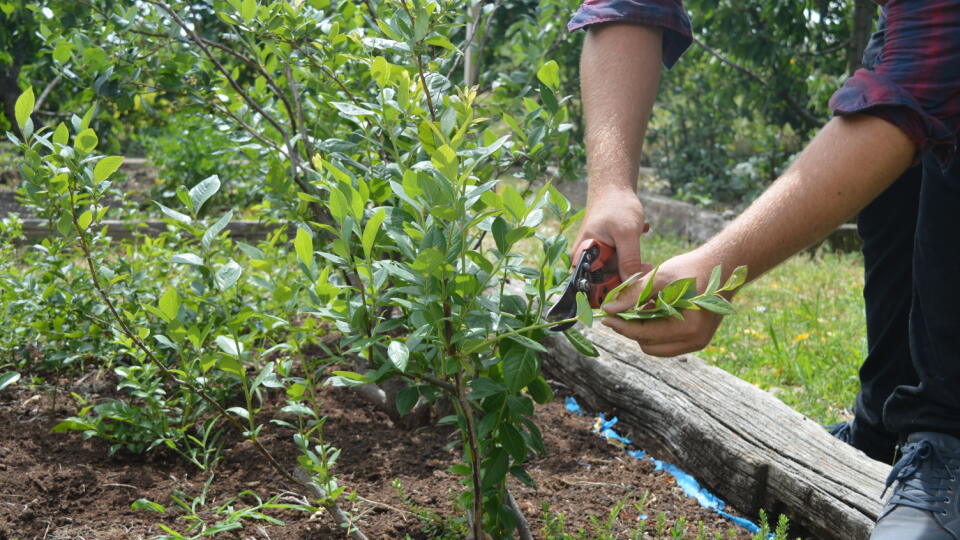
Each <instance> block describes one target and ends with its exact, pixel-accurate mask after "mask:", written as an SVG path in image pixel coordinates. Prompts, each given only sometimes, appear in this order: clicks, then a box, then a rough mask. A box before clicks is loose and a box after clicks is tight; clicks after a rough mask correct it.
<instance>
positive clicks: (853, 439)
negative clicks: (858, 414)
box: [823, 420, 897, 464]
mask: <svg viewBox="0 0 960 540" xmlns="http://www.w3.org/2000/svg"><path fill="white" fill-rule="evenodd" d="M823 427H824V429H826V430H827V432H828V433H830V435H832V436H833V437H834V438H835V439H839V440H841V441H843V442H845V443H847V444H849V445H850V446H852V447H854V448H856V449H857V450H860V451H861V452H863V453H864V454H866V455H867V456H868V457H870V458H872V459H875V460H877V461H881V462H883V463H886V464H890V463H893V458H894V455H895V452H896V450H897V439H896V437H894V436H893V435H892V434H890V433H886V432H883V433H878V432H876V430H864V429H857V428H858V427H859V426H858V425H857V424H856V420H851V421H849V422H840V423H838V424H830V425H828V426H823Z"/></svg>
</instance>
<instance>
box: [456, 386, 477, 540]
mask: <svg viewBox="0 0 960 540" xmlns="http://www.w3.org/2000/svg"><path fill="white" fill-rule="evenodd" d="M457 401H458V402H459V404H460V410H461V412H463V417H464V420H466V424H467V429H466V431H467V444H468V445H469V446H470V469H471V474H472V479H473V537H474V540H482V539H483V537H484V536H483V485H482V484H481V483H480V445H479V444H478V443H477V427H476V421H475V419H474V417H473V408H472V407H471V405H470V400H469V399H468V398H467V387H466V385H465V384H464V383H463V374H462V373H457Z"/></svg>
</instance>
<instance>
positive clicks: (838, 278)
mask: <svg viewBox="0 0 960 540" xmlns="http://www.w3.org/2000/svg"><path fill="white" fill-rule="evenodd" d="M691 247H692V246H691V245H690V244H689V243H688V242H685V241H683V240H680V239H678V238H676V237H667V236H653V235H651V236H649V237H647V238H646V239H645V240H644V243H643V253H644V258H645V259H646V260H647V261H648V262H651V263H656V262H661V261H663V260H665V259H667V258H669V257H670V256H672V255H675V254H678V253H682V252H683V251H685V250H687V249H690V248H691ZM862 288H863V258H862V257H861V256H860V255H859V254H847V253H829V252H822V251H821V252H818V253H815V254H811V253H803V254H800V255H797V256H794V257H792V258H791V259H789V260H788V261H787V262H786V263H784V264H782V265H781V266H779V267H778V268H776V269H774V270H773V271H771V272H769V273H768V274H766V275H764V276H762V277H760V278H759V279H758V280H756V281H754V282H752V283H750V284H749V285H747V286H745V287H744V288H743V289H742V291H741V292H740V293H739V294H738V295H737V297H736V299H735V302H734V304H735V305H736V306H737V309H738V312H737V313H736V314H734V315H731V316H729V317H727V319H726V320H725V321H724V323H723V324H722V325H721V327H720V330H719V331H718V333H717V335H716V336H715V337H714V339H713V342H712V344H711V345H710V346H709V347H707V348H706V349H705V350H703V351H702V352H701V353H699V354H700V356H701V357H703V358H704V359H705V360H707V361H709V362H711V363H713V364H714V365H717V366H719V367H721V368H723V369H725V370H726V371H728V372H730V373H732V374H734V375H737V376H738V377H741V378H743V379H745V380H747V381H749V382H751V383H753V384H754V385H756V386H758V387H760V388H762V389H764V390H767V391H769V392H771V393H773V394H775V395H776V396H777V397H778V398H779V399H781V400H783V401H784V402H785V403H786V404H788V405H790V406H791V407H793V408H795V409H797V410H798V411H800V412H802V413H803V414H805V415H807V416H809V417H811V418H813V419H814V420H816V421H818V422H822V423H831V422H835V421H838V420H843V419H846V418H849V414H850V413H849V407H850V405H851V404H852V403H853V399H854V396H855V394H856V391H857V388H858V381H857V369H858V368H859V366H860V362H861V360H862V359H863V357H864V355H865V354H866V333H865V326H864V315H863V296H862Z"/></svg>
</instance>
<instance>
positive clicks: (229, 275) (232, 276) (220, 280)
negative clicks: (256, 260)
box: [214, 259, 243, 291]
mask: <svg viewBox="0 0 960 540" xmlns="http://www.w3.org/2000/svg"><path fill="white" fill-rule="evenodd" d="M242 272H243V269H242V268H241V267H240V265H239V264H237V262H236V261H234V260H233V259H231V260H230V262H228V263H227V264H225V265H223V266H221V267H220V268H218V269H217V273H216V275H214V281H216V283H217V288H219V289H220V290H221V291H225V290H227V289H229V288H230V287H233V286H234V285H236V284H237V280H238V279H240V274H241V273H242Z"/></svg>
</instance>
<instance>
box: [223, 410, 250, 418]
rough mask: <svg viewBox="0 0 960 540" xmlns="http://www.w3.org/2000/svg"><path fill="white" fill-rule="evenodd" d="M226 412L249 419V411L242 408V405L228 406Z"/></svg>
mask: <svg viewBox="0 0 960 540" xmlns="http://www.w3.org/2000/svg"><path fill="white" fill-rule="evenodd" d="M227 412H231V413H233V414H235V415H237V416H239V417H240V418H243V419H244V420H249V419H250V411H248V410H246V409H244V408H243V407H230V408H229V409H227Z"/></svg>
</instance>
